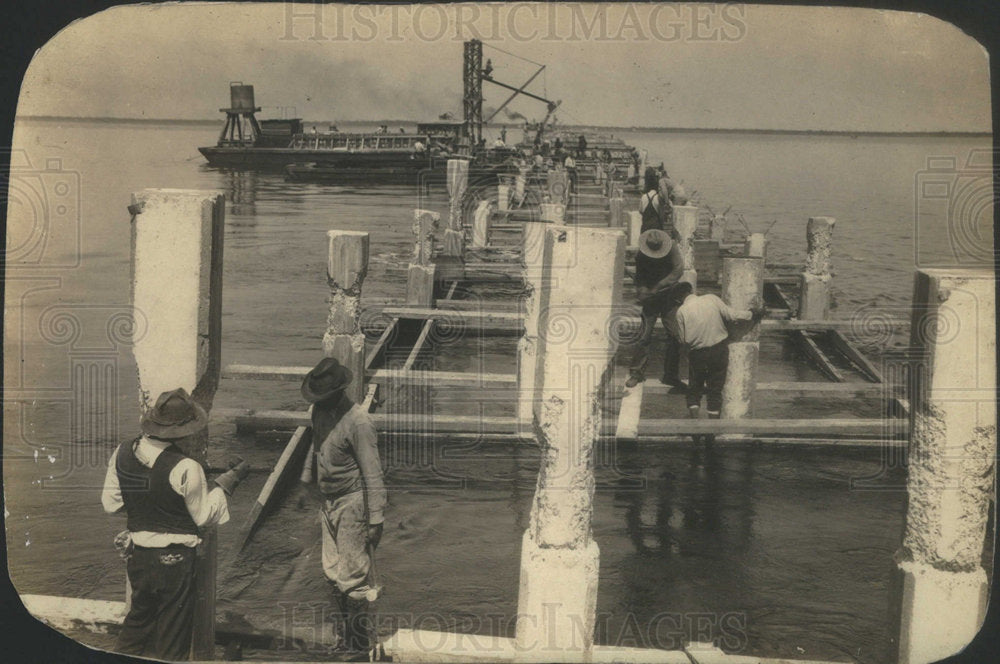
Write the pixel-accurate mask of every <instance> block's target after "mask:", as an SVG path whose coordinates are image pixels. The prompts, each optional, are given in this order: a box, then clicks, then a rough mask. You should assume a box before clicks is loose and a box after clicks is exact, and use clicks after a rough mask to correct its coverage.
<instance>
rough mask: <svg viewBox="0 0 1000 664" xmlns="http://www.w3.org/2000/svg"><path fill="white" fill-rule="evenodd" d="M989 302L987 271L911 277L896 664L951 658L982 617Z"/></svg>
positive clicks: (992, 334)
mask: <svg viewBox="0 0 1000 664" xmlns="http://www.w3.org/2000/svg"><path fill="white" fill-rule="evenodd" d="M830 225H831V226H832V224H830ZM995 302H996V293H995V283H994V274H993V272H992V271H987V270H940V269H923V270H920V271H918V272H917V275H916V281H915V287H914V298H913V320H912V325H911V346H913V347H915V348H918V349H920V351H922V352H921V353H920V354H919V355H918V356H917V359H916V363H917V366H914V367H913V369H912V370H914V371H918V372H919V373H920V374H921V379H920V380H918V381H917V385H918V386H919V387H918V390H919V393H917V394H913V395H911V401H910V403H911V414H910V421H911V432H912V433H911V440H910V447H909V450H910V454H909V463H908V467H909V476H908V478H907V493H908V501H907V512H906V526H905V530H904V534H903V542H902V547H901V549H900V550H899V551H898V552H897V554H896V564H897V577H896V579H895V581H894V584H893V586H894V587H893V594H892V597H893V598H892V601H893V603H894V607H893V609H894V610H893V614H894V623H895V624H894V625H893V629H894V631H895V633H896V634H898V636H899V640H898V644H897V645H898V659H897V661H898V662H900V664H923V663H925V662H932V661H938V660H940V659H944V658H946V657H948V656H949V655H953V654H956V653H958V652H959V651H961V650H962V648H964V647H965V646H966V645H967V644H968V643H969V642H970V641H971V640H972V638H973V637H974V636H975V635H976V633H977V632H978V631H979V628H980V627H981V626H982V624H983V620H984V617H985V612H986V604H987V598H988V596H989V583H988V579H987V574H986V571H985V570H984V569H983V567H982V561H983V550H984V546H985V545H986V533H987V525H988V520H989V510H990V503H991V502H992V501H994V500H995V495H994V486H995V485H994V480H995V473H996V468H995V461H996V454H997V432H996V321H995V318H994V313H995V308H994V307H995Z"/></svg>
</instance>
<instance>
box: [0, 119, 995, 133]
mask: <svg viewBox="0 0 1000 664" xmlns="http://www.w3.org/2000/svg"><path fill="white" fill-rule="evenodd" d="M18 119H23V120H46V121H53V120H57V121H62V120H83V121H90V122H126V123H128V122H130V123H143V124H167V123H172V124H198V125H207V124H216V125H219V124H222V122H221V121H220V120H218V119H208V118H206V119H199V118H146V117H117V116H80V115H33V114H24V115H16V116H15V117H14V121H15V122H16V121H17V120H18ZM267 119H271V118H267ZM274 119H293V118H274ZM299 119H301V118H299ZM336 122H339V123H344V124H372V125H378V124H411V125H412V124H423V123H424V122H435V121H434V120H431V121H428V120H404V119H379V120H336ZM309 123H317V124H335V122H334V121H332V120H308V121H306V120H303V124H309ZM522 125H523V123H521V122H516V123H503V122H499V123H492V126H496V127H504V128H511V127H514V128H518V127H521V126H522ZM558 127H564V128H576V127H583V128H589V129H618V130H622V129H624V130H625V131H645V132H657V133H666V132H678V133H693V132H719V133H749V134H826V135H842V136H843V135H847V136H854V135H865V136H969V137H973V136H975V137H988V136H993V131H992V130H977V129H777V128H765V127H657V126H643V125H628V126H626V125H599V124H579V123H574V124H560V125H558Z"/></svg>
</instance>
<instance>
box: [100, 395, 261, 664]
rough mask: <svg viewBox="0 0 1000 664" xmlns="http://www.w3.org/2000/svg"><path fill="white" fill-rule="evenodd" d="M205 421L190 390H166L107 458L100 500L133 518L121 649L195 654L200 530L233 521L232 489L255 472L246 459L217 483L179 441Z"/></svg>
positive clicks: (168, 655)
mask: <svg viewBox="0 0 1000 664" xmlns="http://www.w3.org/2000/svg"><path fill="white" fill-rule="evenodd" d="M207 426H208V415H207V414H206V413H205V411H204V409H202V407H201V406H199V405H198V404H197V403H196V402H195V401H194V399H192V398H191V397H190V396H189V395H188V393H187V392H186V391H185V390H183V389H176V390H173V391H170V392H164V393H163V394H161V395H160V396H159V398H158V399H157V400H156V404H155V405H154V406H153V407H152V408H150V409H149V410H148V411H147V412H146V414H145V415H143V417H142V420H141V422H140V429H141V430H142V435H141V436H140V437H139V438H137V439H135V440H133V441H130V442H127V443H122V444H121V445H119V446H118V448H117V449H116V450H115V451H114V453H112V455H111V460H110V461H108V470H107V473H106V475H105V477H104V490H103V492H102V494H101V503H102V505H103V506H104V511H105V512H108V513H116V512H122V511H124V512H125V514H126V515H127V517H128V530H125V531H123V532H121V533H119V534H118V536H117V537H116V538H115V547H116V548H117V549H118V550H119V554H120V555H121V556H122V557H123V558H125V560H126V561H127V574H128V581H129V584H130V585H131V588H132V602H131V606H130V607H129V611H128V615H126V616H125V620H124V622H123V623H122V628H121V631H120V632H119V633H118V639H117V641H116V642H115V647H114V650H115V651H117V652H121V653H128V654H131V655H141V656H143V657H152V658H156V659H167V660H186V659H188V658H189V657H190V652H191V635H192V629H193V619H194V608H195V602H196V599H195V578H194V572H195V567H194V564H195V547H197V546H198V544H199V543H200V542H201V537H200V531H199V529H200V528H207V527H209V526H214V525H217V524H223V523H226V522H227V521H229V505H228V503H227V502H226V495H227V494H232V492H233V489H235V488H236V485H238V484H239V483H240V481H241V480H242V479H243V478H244V477H246V475H247V473H249V471H250V467H249V466H248V465H247V463H246V462H245V461H243V460H242V459H241V460H239V462H238V463H236V464H234V465H233V468H232V469H231V470H229V471H228V472H226V473H224V474H223V475H221V476H219V477H218V478H216V480H215V482H214V485H215V487H214V488H212V486H213V485H211V484H209V483H208V481H207V479H206V478H205V471H204V470H203V469H202V467H201V464H199V463H198V462H197V461H195V460H194V459H192V458H190V457H189V456H187V455H185V454H184V453H183V452H182V451H181V450H180V448H178V447H177V446H176V445H175V444H174V443H175V441H177V440H179V439H181V438H187V437H188V436H192V435H195V434H197V433H200V432H202V431H203V430H204V429H205V428H206V427H207Z"/></svg>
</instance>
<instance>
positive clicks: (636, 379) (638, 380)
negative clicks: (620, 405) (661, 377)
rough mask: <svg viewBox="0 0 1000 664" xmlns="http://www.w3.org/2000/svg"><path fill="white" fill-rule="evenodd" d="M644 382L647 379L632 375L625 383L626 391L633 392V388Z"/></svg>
mask: <svg viewBox="0 0 1000 664" xmlns="http://www.w3.org/2000/svg"><path fill="white" fill-rule="evenodd" d="M644 380H646V379H645V378H643V377H642V376H640V375H638V374H632V375H630V376H629V377H628V380H626V381H625V387H626V389H629V390H631V389H632V388H633V387H635V386H636V385H638V384H639V383H641V382H642V381H644Z"/></svg>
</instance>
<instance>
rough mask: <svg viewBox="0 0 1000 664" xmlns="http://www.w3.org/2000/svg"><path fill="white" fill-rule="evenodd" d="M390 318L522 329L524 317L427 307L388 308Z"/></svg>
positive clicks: (506, 313) (502, 313) (499, 312)
mask: <svg viewBox="0 0 1000 664" xmlns="http://www.w3.org/2000/svg"><path fill="white" fill-rule="evenodd" d="M382 311H383V312H384V313H386V314H388V315H390V316H397V317H399V318H406V319H410V320H427V319H431V318H434V319H446V320H452V321H457V322H460V323H463V324H465V325H467V326H470V327H475V326H483V327H496V328H507V329H521V328H522V327H523V324H522V322H523V320H524V316H523V315H522V314H520V313H517V312H509V311H455V310H451V311H442V310H440V309H433V308H426V307H386V308H385V309H383V310H382Z"/></svg>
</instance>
